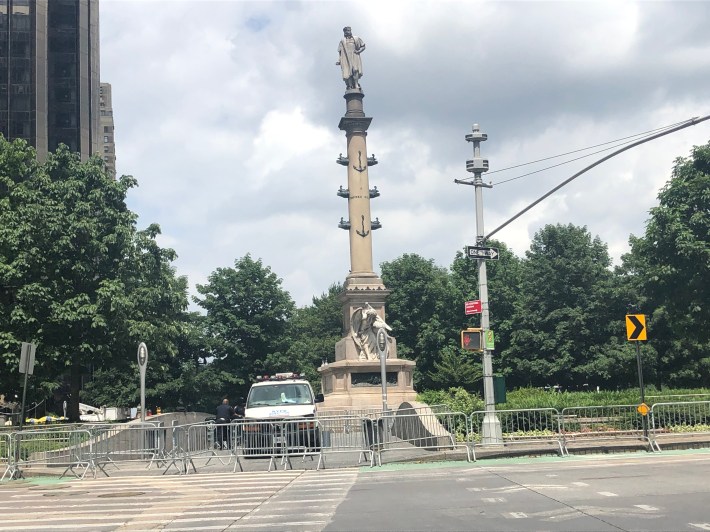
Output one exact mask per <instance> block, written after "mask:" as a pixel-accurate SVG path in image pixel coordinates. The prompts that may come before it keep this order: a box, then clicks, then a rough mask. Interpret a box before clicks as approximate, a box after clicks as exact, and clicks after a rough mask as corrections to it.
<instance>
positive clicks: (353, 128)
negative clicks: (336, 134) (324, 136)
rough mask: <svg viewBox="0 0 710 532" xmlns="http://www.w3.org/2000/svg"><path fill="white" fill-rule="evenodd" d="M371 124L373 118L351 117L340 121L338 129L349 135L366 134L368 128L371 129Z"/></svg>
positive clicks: (345, 117)
mask: <svg viewBox="0 0 710 532" xmlns="http://www.w3.org/2000/svg"><path fill="white" fill-rule="evenodd" d="M370 122H372V118H370V117H367V116H362V117H349V116H344V117H342V118H341V119H340V123H339V124H338V128H339V129H341V130H342V131H345V132H346V133H348V134H352V133H366V132H367V128H368V127H370Z"/></svg>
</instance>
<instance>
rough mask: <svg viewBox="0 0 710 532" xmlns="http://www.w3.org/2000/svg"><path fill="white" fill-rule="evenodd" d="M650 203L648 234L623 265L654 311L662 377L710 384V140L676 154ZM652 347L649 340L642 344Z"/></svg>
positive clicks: (652, 333) (653, 338)
mask: <svg viewBox="0 0 710 532" xmlns="http://www.w3.org/2000/svg"><path fill="white" fill-rule="evenodd" d="M658 200H659V205H658V206H657V207H654V208H652V209H651V211H650V214H651V217H650V219H649V221H648V223H647V226H646V231H645V234H644V236H643V237H639V238H636V237H633V236H632V237H631V239H630V243H631V252H630V253H629V254H628V255H626V256H624V265H625V267H626V268H627V270H628V271H629V272H631V273H632V274H633V275H634V276H635V279H636V282H637V286H638V287H639V290H640V292H641V296H642V297H641V298H640V300H641V301H640V306H639V309H640V310H641V311H642V312H645V313H646V314H648V315H649V316H650V318H651V319H650V321H649V344H650V346H651V347H654V348H655V351H656V352H657V353H658V366H659V375H660V376H659V382H658V384H659V385H660V384H662V382H661V380H663V381H665V383H667V384H670V385H672V386H697V385H703V386H708V385H710V328H709V327H708V326H707V324H708V323H710V305H708V301H710V143H708V144H706V145H703V146H696V147H694V148H693V150H692V152H691V156H690V157H688V158H678V159H677V160H676V162H675V165H674V168H673V171H672V175H671V178H670V180H669V181H668V182H667V183H666V185H665V186H664V187H663V189H662V190H661V191H660V193H659V195H658ZM645 349H647V346H644V350H645Z"/></svg>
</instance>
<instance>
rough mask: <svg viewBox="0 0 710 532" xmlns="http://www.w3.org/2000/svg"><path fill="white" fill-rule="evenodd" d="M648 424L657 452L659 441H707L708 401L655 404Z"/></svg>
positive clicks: (709, 431)
mask: <svg viewBox="0 0 710 532" xmlns="http://www.w3.org/2000/svg"><path fill="white" fill-rule="evenodd" d="M650 423H651V430H652V437H653V439H654V440H655V441H656V446H657V447H658V449H659V450H660V446H658V440H659V439H667V440H669V439H671V438H673V437H674V438H675V439H679V438H680V437H683V438H684V439H687V438H692V439H698V438H703V439H708V435H710V401H690V402H676V403H656V404H654V405H653V406H652V407H651V413H650Z"/></svg>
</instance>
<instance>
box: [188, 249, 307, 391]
mask: <svg viewBox="0 0 710 532" xmlns="http://www.w3.org/2000/svg"><path fill="white" fill-rule="evenodd" d="M197 291H198V292H199V294H200V295H201V296H202V297H201V298H200V297H195V302H196V303H197V304H198V305H199V306H201V307H202V308H203V309H205V310H206V311H207V316H206V321H205V329H206V332H207V340H206V341H207V345H208V348H209V350H210V353H211V356H212V361H211V363H210V364H211V365H212V366H213V367H212V368H211V370H212V371H213V372H214V375H216V376H219V378H220V379H222V380H221V382H220V383H219V385H220V386H222V387H223V389H224V393H227V392H229V391H230V390H232V391H234V392H236V394H237V396H238V395H245V394H246V391H247V390H248V388H249V383H250V382H251V381H252V380H253V378H254V377H255V376H256V375H258V374H262V373H264V372H265V371H266V370H267V369H268V367H269V360H281V359H282V353H283V352H284V351H282V350H283V349H284V348H285V347H286V342H285V340H286V332H287V327H288V323H289V320H290V319H291V317H292V315H293V313H294V309H295V305H294V303H293V300H292V299H291V296H290V295H289V293H288V292H286V291H285V290H284V289H283V288H282V287H281V279H279V278H278V277H277V276H276V274H275V273H273V272H272V271H271V268H269V267H268V266H264V265H263V264H262V262H261V260H257V261H255V260H253V259H252V258H251V256H250V255H249V254H247V255H245V256H244V257H242V258H241V259H238V260H236V261H235V262H234V267H233V268H218V269H217V270H216V271H214V272H213V273H212V274H210V276H209V278H208V281H207V284H205V285H197Z"/></svg>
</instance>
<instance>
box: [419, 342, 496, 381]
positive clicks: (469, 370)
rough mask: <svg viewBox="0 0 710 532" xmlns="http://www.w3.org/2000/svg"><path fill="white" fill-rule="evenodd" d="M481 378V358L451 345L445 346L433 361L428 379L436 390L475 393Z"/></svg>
mask: <svg viewBox="0 0 710 532" xmlns="http://www.w3.org/2000/svg"><path fill="white" fill-rule="evenodd" d="M482 378H483V366H482V364H481V358H480V357H479V356H477V353H476V354H472V353H470V352H468V351H464V350H463V349H461V348H458V347H455V346H453V345H447V346H446V347H444V348H443V349H442V350H441V352H440V353H439V357H438V360H435V361H434V369H433V371H432V372H431V373H430V375H429V379H430V381H431V383H432V385H433V386H434V387H436V388H437V389H442V390H443V389H447V388H450V387H461V388H464V389H465V390H467V391H469V392H473V391H477V387H478V384H479V383H480V381H481V379H482Z"/></svg>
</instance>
